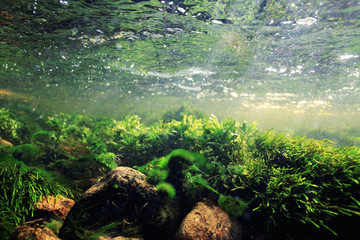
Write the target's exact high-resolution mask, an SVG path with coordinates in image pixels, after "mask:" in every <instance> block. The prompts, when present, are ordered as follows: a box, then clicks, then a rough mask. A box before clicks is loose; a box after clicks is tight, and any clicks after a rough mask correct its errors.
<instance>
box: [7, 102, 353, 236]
mask: <svg viewBox="0 0 360 240" xmlns="http://www.w3.org/2000/svg"><path fill="white" fill-rule="evenodd" d="M2 111H3V114H4V115H6V116H8V118H11V119H12V120H13V121H15V122H19V126H20V125H21V126H24V125H29V124H31V122H26V124H25V122H22V119H27V121H30V120H29V119H31V118H25V117H24V116H23V115H16V112H14V113H11V114H10V111H8V110H6V109H5V110H2ZM5 113H6V114H5ZM167 116H169V117H168V118H164V119H163V120H160V121H158V122H154V123H152V124H151V125H145V124H144V123H142V121H141V119H140V118H139V117H138V116H136V115H135V116H126V117H125V118H124V119H122V120H121V121H117V120H114V119H109V118H99V117H91V116H82V115H68V114H58V115H55V116H52V117H48V118H42V119H41V120H39V118H33V119H34V121H35V123H34V124H33V126H37V127H34V129H30V128H26V131H18V130H19V129H24V128H19V129H18V128H16V129H17V130H16V131H15V133H16V136H18V137H20V139H19V140H18V142H19V143H21V144H20V145H17V146H15V147H13V148H7V149H6V152H7V155H6V153H5V155H4V154H3V156H8V157H9V156H11V157H14V158H16V159H18V160H20V161H22V162H27V163H31V164H33V165H36V164H42V165H44V166H45V167H47V168H48V169H53V170H56V171H57V172H62V173H63V175H64V176H68V177H69V178H71V179H84V178H93V177H96V176H100V175H102V174H104V173H105V172H106V171H108V170H110V169H113V168H115V167H116V166H118V165H125V166H130V167H132V166H134V165H136V166H139V167H138V170H139V171H141V172H144V173H145V174H146V175H147V176H148V180H149V182H151V183H153V184H154V185H157V187H158V189H159V190H160V191H161V192H164V193H166V195H167V197H168V199H177V198H186V199H187V202H188V203H193V202H195V201H199V200H202V198H203V197H207V198H210V199H212V200H214V201H215V202H218V204H219V205H220V206H221V207H222V208H223V209H224V210H225V211H227V212H229V213H230V214H231V213H235V214H233V215H234V216H235V217H241V215H242V214H243V212H244V211H245V210H246V212H247V213H249V214H250V215H252V216H256V217H253V218H252V219H254V221H256V220H259V218H260V221H262V222H267V223H268V224H269V229H273V230H271V231H272V234H274V236H279V237H281V236H283V235H281V234H290V235H291V233H289V232H286V233H282V231H281V230H279V229H280V226H283V228H284V229H287V228H288V226H295V225H296V224H299V223H304V224H303V225H304V226H306V227H307V228H308V229H309V226H316V227H319V228H321V229H329V230H330V232H333V233H334V234H336V233H335V231H339V230H340V231H341V230H342V229H341V228H336V221H337V219H341V218H348V220H349V221H352V220H354V219H355V221H356V218H355V217H356V216H359V217H360V196H359V191H360V149H359V148H357V147H344V148H336V147H334V146H333V145H331V143H329V141H321V140H314V139H309V138H301V137H294V136H288V135H287V134H284V133H277V132H274V131H260V130H258V129H257V128H256V123H253V124H248V123H247V122H243V123H240V122H237V121H234V120H232V119H230V118H226V119H224V120H222V121H220V120H218V119H217V118H216V117H215V116H210V117H208V118H205V117H201V118H198V117H196V116H193V115H188V114H186V113H184V112H183V111H182V110H179V111H178V112H175V113H174V114H173V115H172V114H171V113H169V114H168V115H167ZM174 116H178V117H179V119H177V120H176V119H170V118H171V117H174ZM37 121H41V123H40V122H37ZM10 122H11V121H10ZM7 129H9V128H7ZM5 132H6V131H5ZM7 132H8V133H11V131H8V130H7ZM20 132H21V134H19V133H20ZM353 132H354V131H353ZM15 133H14V134H15ZM31 149H32V150H34V149H35V150H36V149H37V150H36V151H32V150H31ZM27 150H29V151H27ZM30 150H31V151H30ZM10 154H12V155H10ZM84 170H85V171H84ZM35 180H36V179H34V181H35ZM4 181H5V180H4ZM4 183H5V186H6V188H7V187H9V186H10V185H9V184H11V183H9V182H7V181H5V182H4ZM11 194H12V193H11ZM6 196H7V197H8V196H9V195H6ZM3 199H5V197H3ZM23 215H26V214H20V215H19V216H23ZM10 216H12V215H10ZM15 216H17V215H15ZM8 218H9V216H8V215H7V216H5V215H4V216H3V219H4V221H5V222H6V223H9V221H8V220H6V219H8ZM329 219H330V220H329ZM332 222H335V223H334V224H332ZM3 226H4V225H3ZM334 227H335V228H336V229H335V228H334ZM303 232H304V233H305V232H306V231H303ZM276 234H277V235H276Z"/></svg>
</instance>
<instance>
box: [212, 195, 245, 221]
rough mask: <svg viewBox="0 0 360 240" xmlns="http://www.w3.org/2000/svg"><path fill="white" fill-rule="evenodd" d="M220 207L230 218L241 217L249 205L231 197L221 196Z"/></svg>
mask: <svg viewBox="0 0 360 240" xmlns="http://www.w3.org/2000/svg"><path fill="white" fill-rule="evenodd" d="M218 204H219V206H220V207H221V208H222V209H223V210H224V211H225V212H226V213H228V214H229V215H230V216H233V217H240V216H242V215H243V214H244V211H245V210H246V209H247V208H248V203H247V202H245V201H243V200H241V199H240V198H235V197H232V196H229V195H222V194H221V195H220V196H219V200H218Z"/></svg>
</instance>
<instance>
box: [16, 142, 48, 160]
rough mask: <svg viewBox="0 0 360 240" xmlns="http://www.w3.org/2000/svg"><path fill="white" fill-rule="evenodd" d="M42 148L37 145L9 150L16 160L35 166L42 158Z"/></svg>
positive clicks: (19, 146)
mask: <svg viewBox="0 0 360 240" xmlns="http://www.w3.org/2000/svg"><path fill="white" fill-rule="evenodd" d="M41 151H42V148H41V147H40V146H39V145H37V144H31V143H29V144H22V145H18V146H15V147H13V148H11V149H9V152H10V153H12V155H13V156H14V158H16V159H17V160H20V161H23V162H25V163H27V164H34V163H36V162H37V160H38V159H39V158H40V157H41V156H40V155H41Z"/></svg>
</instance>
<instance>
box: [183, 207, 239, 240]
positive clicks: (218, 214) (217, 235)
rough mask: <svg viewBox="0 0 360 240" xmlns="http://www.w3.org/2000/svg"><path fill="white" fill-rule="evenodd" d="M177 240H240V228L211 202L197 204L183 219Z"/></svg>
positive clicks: (237, 223)
mask: <svg viewBox="0 0 360 240" xmlns="http://www.w3.org/2000/svg"><path fill="white" fill-rule="evenodd" d="M176 239H177V240H212V239H214V240H215V239H229V240H231V239H234V240H240V239H242V226H241V225H240V223H239V222H237V221H235V220H233V219H231V218H230V217H229V216H228V215H227V214H226V213H225V212H224V211H223V210H222V209H221V208H220V207H218V206H217V205H216V204H214V203H213V202H211V201H205V202H198V203H197V204H196V205H195V207H194V209H193V210H192V211H191V212H190V213H189V214H188V215H187V216H186V217H185V218H184V220H183V222H182V223H181V225H180V228H179V229H178V231H177V233H176Z"/></svg>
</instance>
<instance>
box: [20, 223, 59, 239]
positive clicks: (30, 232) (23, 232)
mask: <svg viewBox="0 0 360 240" xmlns="http://www.w3.org/2000/svg"><path fill="white" fill-rule="evenodd" d="M15 239H17V240H60V238H58V237H57V236H56V234H55V233H54V232H53V231H51V229H50V228H47V227H44V228H40V227H30V226H26V225H25V226H22V227H20V228H19V229H17V231H16V237H15Z"/></svg>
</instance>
